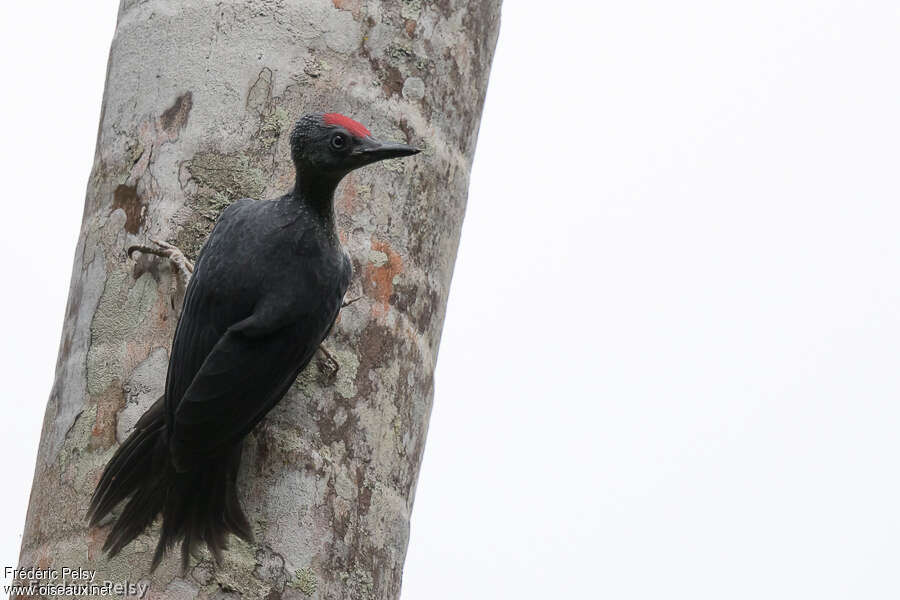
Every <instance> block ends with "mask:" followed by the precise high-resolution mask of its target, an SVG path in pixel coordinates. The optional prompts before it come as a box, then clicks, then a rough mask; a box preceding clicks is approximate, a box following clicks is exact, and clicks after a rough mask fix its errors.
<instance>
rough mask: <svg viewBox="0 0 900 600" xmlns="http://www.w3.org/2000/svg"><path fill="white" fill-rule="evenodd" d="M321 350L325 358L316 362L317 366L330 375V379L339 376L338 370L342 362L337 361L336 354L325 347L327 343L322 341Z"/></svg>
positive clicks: (323, 372)
mask: <svg viewBox="0 0 900 600" xmlns="http://www.w3.org/2000/svg"><path fill="white" fill-rule="evenodd" d="M319 352H321V353H322V356H323V357H324V358H325V360H323V361H321V362H318V363H316V366H317V367H319V371H320V372H321V373H322V374H323V375H325V376H326V377H328V378H329V379H334V378H335V377H337V374H338V371H339V370H340V368H341V364H340V363H339V362H338V361H337V359H336V358H335V357H334V355H333V354H332V353H331V352H329V351H328V349H327V348H326V347H325V343H324V342H322V343H321V344H319Z"/></svg>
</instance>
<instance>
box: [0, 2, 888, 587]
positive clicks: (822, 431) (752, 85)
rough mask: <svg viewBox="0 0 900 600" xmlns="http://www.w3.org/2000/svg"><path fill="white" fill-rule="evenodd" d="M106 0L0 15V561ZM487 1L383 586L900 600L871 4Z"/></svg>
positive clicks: (102, 56)
mask: <svg viewBox="0 0 900 600" xmlns="http://www.w3.org/2000/svg"><path fill="white" fill-rule="evenodd" d="M117 4H118V2H117V1H115V0H105V1H104V2H87V3H65V2H63V3H59V2H33V3H29V4H28V5H26V4H25V3H15V4H13V3H8V4H7V5H4V6H3V8H2V9H0V10H2V15H0V56H2V58H0V60H2V61H3V63H2V64H3V73H4V81H5V93H4V94H3V96H2V101H0V102H2V105H3V109H4V110H3V114H4V135H3V136H2V138H0V152H2V163H0V164H2V169H3V174H4V186H5V189H4V195H5V197H6V198H5V202H3V211H4V212H3V225H4V226H3V235H2V236H0V251H2V253H3V256H4V261H3V266H4V269H5V274H4V277H3V280H4V288H3V289H4V293H3V294H0V303H2V305H0V310H2V314H4V315H5V316H6V318H5V319H4V333H5V335H4V338H5V343H4V344H3V345H2V357H0V369H2V371H3V374H2V378H3V381H4V391H3V393H2V400H0V402H2V404H0V410H2V414H3V415H6V417H7V418H4V419H2V420H0V428H2V429H0V431H2V437H0V452H2V455H3V456H4V457H5V460H4V463H3V481H4V487H5V490H4V493H3V494H2V500H0V507H2V510H3V514H4V517H3V519H2V520H0V566H3V565H12V564H14V563H15V561H16V558H17V555H18V546H19V543H20V540H21V529H22V524H23V522H24V516H25V507H26V504H27V499H28V493H29V488H30V484H31V479H32V474H33V468H34V457H35V452H36V448H37V442H38V438H39V435H40V425H41V418H42V415H43V411H44V406H45V402H46V399H47V396H48V394H49V391H50V386H51V381H52V373H53V370H54V365H55V360H56V354H57V350H58V343H59V332H60V327H61V323H62V317H63V313H64V309H65V302H66V298H67V294H68V286H69V277H70V273H71V266H72V260H73V254H74V247H75V241H76V236H77V232H78V227H79V224H80V220H81V212H82V207H83V199H84V190H85V186H86V182H87V178H88V174H89V172H90V167H91V162H92V157H93V152H94V143H95V135H96V129H97V120H98V118H99V111H100V101H101V95H102V89H103V80H104V77H105V69H106V59H107V52H108V48H109V42H110V39H111V36H112V31H113V27H114V23H115V6H116V5H117ZM551 6H552V5H547V4H546V3H537V2H523V1H521V0H507V3H506V6H505V7H504V10H503V24H502V29H501V35H500V42H499V44H498V47H497V54H496V57H495V60H494V68H493V72H492V75H491V83H490V89H489V93H488V100H487V104H486V106H485V110H484V115H483V121H482V125H481V134H480V139H479V143H478V152H477V155H476V159H475V165H474V168H473V171H472V183H471V189H470V194H469V208H468V213H467V216H466V222H465V226H464V229H463V236H462V243H461V247H460V252H459V257H458V260H457V264H456V272H455V274H454V281H453V288H452V292H451V295H450V304H449V308H448V313H447V320H446V323H445V327H444V337H443V342H442V346H441V351H440V359H439V362H438V371H437V377H436V396H435V406H434V411H433V413H432V420H431V427H430V431H429V436H428V443H427V445H426V451H425V460H424V464H423V469H422V473H421V476H420V481H419V488H418V494H417V497H416V506H415V510H414V513H413V522H412V537H411V540H410V548H409V554H408V559H407V563H406V569H405V575H404V592H403V597H404V599H405V600H412V599H414V598H430V599H433V600H443V599H448V600H449V599H453V600H457V599H459V598H466V599H474V598H479V599H480V598H483V599H490V600H493V599H496V598H501V597H502V598H506V597H508V598H517V599H538V598H540V599H542V600H543V599H545V598H548V597H560V598H601V597H604V598H617V599H620V598H647V599H656V598H690V599H692V600H694V599H720V598H736V599H740V598H748V599H754V600H755V599H758V598H763V597H764V598H790V599H794V598H871V599H878V598H897V597H898V596H900V578H898V577H897V574H898V572H900V508H898V507H900V468H898V467H900V436H898V435H897V430H898V429H900V402H898V399H900V369H898V363H900V348H898V344H900V309H898V307H900V235H898V226H900V207H898V203H897V200H898V192H900V181H898V176H897V174H898V165H900V76H898V65H897V57H898V56H900V35H898V32H900V8H898V5H897V4H896V2H893V1H891V2H888V1H884V2H877V1H869V2H838V1H827V0H817V1H808V2H806V1H800V0H780V1H770V0H765V1H757V2H752V3H738V2H711V1H707V2H701V1H696V0H693V1H691V0H684V1H682V2H677V3H676V2H670V1H667V0H666V1H663V0H659V1H649V0H644V1H639V0H634V1H631V2H605V3H595V2H575V3H568V4H566V5H565V6H561V7H560V8H558V9H557V8H552V7H551Z"/></svg>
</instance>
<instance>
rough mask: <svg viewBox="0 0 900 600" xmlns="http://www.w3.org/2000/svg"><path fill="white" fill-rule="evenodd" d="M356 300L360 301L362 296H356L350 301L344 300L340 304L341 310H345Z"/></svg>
mask: <svg viewBox="0 0 900 600" xmlns="http://www.w3.org/2000/svg"><path fill="white" fill-rule="evenodd" d="M357 300H362V296H357V297H356V298H354V299H352V300H344V301H343V302H341V308H347V307H348V306H350V305H351V304H353V303H354V302H356V301H357Z"/></svg>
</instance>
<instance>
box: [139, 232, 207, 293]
mask: <svg viewBox="0 0 900 600" xmlns="http://www.w3.org/2000/svg"><path fill="white" fill-rule="evenodd" d="M150 241H151V242H153V243H154V244H155V246H142V245H136V246H131V247H129V248H128V250H126V254H128V256H129V257H131V255H132V253H134V252H143V253H144V254H153V255H154V256H160V257H162V258H168V259H169V260H171V261H172V264H174V265H175V267H176V268H177V269H178V272H179V273H180V274H181V277H182V279H183V280H184V286H185V287H187V284H188V282H189V281H190V280H191V275H193V273H194V263H192V262H191V261H190V260H188V257H187V256H185V255H184V252H182V251H181V249H180V248H179V247H178V246H174V245H172V244H170V243H168V242H163V241H161V240H157V239H154V238H150Z"/></svg>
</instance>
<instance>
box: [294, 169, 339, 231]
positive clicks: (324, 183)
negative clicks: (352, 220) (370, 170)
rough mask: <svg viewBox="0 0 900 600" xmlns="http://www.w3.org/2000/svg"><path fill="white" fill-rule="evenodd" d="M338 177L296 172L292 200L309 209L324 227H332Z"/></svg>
mask: <svg viewBox="0 0 900 600" xmlns="http://www.w3.org/2000/svg"><path fill="white" fill-rule="evenodd" d="M340 181H341V178H340V177H328V176H323V175H321V174H318V173H317V174H315V175H311V174H305V173H303V172H302V171H300V170H298V171H297V177H296V180H295V181H294V190H293V196H294V198H295V199H296V200H297V201H299V202H302V203H303V204H304V205H306V206H307V207H309V208H310V209H311V210H312V212H313V213H314V214H315V215H316V216H318V217H319V218H320V219H321V220H322V222H323V224H324V225H326V226H329V227H330V228H333V227H334V190H335V189H336V188H337V185H338V183H340Z"/></svg>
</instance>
